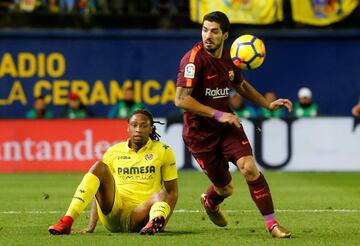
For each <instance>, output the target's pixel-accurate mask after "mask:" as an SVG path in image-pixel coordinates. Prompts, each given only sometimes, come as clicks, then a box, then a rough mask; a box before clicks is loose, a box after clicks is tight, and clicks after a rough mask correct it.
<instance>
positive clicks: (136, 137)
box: [128, 114, 153, 147]
mask: <svg viewBox="0 0 360 246" xmlns="http://www.w3.org/2000/svg"><path fill="white" fill-rule="evenodd" d="M152 130H153V127H152V126H151V122H150V119H149V118H148V117H146V116H145V115H143V114H135V115H133V116H132V117H131V118H130V120H129V125H128V133H129V138H130V142H131V144H132V145H133V144H135V145H136V146H140V147H141V146H144V145H145V144H146V143H147V141H148V140H149V136H150V134H151V132H152Z"/></svg>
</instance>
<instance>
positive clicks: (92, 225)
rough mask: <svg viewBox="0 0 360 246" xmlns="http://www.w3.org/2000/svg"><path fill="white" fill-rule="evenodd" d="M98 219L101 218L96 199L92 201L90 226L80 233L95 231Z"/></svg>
mask: <svg viewBox="0 0 360 246" xmlns="http://www.w3.org/2000/svg"><path fill="white" fill-rule="evenodd" d="M98 219H99V215H98V213H97V208H96V201H95V199H94V200H93V201H92V203H91V210H90V218H89V225H88V227H86V228H84V229H82V230H80V231H78V233H93V232H94V231H95V228H96V224H97V221H98Z"/></svg>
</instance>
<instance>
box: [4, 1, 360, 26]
mask: <svg viewBox="0 0 360 246" xmlns="http://www.w3.org/2000/svg"><path fill="white" fill-rule="evenodd" d="M208 2H211V1H199V0H183V1H182V0H131V1H129V0H1V1H0V25H1V26H0V27H32V28H34V27H35V28H47V27H51V28H64V27H67V28H138V29H144V28H145V29H146V28H162V29H164V28H165V29H171V28H182V29H189V28H194V27H197V26H198V25H197V23H195V22H193V21H191V19H192V18H191V15H192V14H193V13H192V12H195V11H197V10H196V9H195V8H196V6H198V7H199V6H200V5H204V4H205V5H206V4H208ZM216 2H224V3H225V4H227V5H229V6H230V5H233V6H234V5H238V6H239V7H238V8H239V9H241V8H243V6H245V7H246V5H249V6H250V5H254V3H255V4H262V5H264V3H263V2H266V1H250V0H224V1H214V2H213V3H211V4H214V3H215V4H216ZM269 2H274V4H276V5H277V6H276V7H273V8H279V9H281V11H282V12H283V14H282V15H283V16H282V18H280V19H277V20H276V21H274V22H272V23H270V24H269V23H268V24H269V25H268V27H275V28H303V27H304V26H306V27H313V26H317V25H306V24H305V25H304V23H303V22H301V21H300V22H299V21H296V20H294V14H295V12H294V10H296V11H298V10H300V11H302V10H301V9H303V10H304V11H311V10H309V9H306V6H305V5H306V4H304V3H305V2H310V4H311V5H312V6H313V7H314V8H317V10H318V12H319V13H320V14H322V13H324V14H325V15H327V14H328V13H330V14H331V12H332V11H339V9H340V11H343V10H342V8H345V10H346V8H347V7H348V6H349V8H351V11H348V12H350V13H348V12H347V11H345V12H344V13H340V14H341V15H344V16H342V17H341V18H340V19H341V21H333V22H332V23H331V28H353V27H358V26H359V23H360V10H359V7H358V6H357V5H358V0H345V1H338V0H310V1H303V0H275V1H274V0H271V1H269ZM208 5H210V4H208ZM339 6H340V7H339ZM200 7H201V6H200ZM250 7H251V8H253V6H250ZM314 8H313V9H314ZM337 14H339V13H337ZM344 17H346V18H344ZM295 19H296V17H295ZM236 24H238V25H244V24H245V25H246V27H252V28H262V26H259V25H258V24H261V23H256V24H255V25H251V24H249V23H248V22H246V21H245V22H244V21H243V23H241V21H239V22H237V23H236ZM320 25H321V26H325V25H323V24H320Z"/></svg>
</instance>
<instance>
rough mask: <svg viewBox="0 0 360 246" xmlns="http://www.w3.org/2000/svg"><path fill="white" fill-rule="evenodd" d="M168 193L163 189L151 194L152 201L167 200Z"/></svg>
mask: <svg viewBox="0 0 360 246" xmlns="http://www.w3.org/2000/svg"><path fill="white" fill-rule="evenodd" d="M167 197H168V194H167V192H166V191H165V190H161V191H159V192H157V193H155V194H154V195H153V196H152V200H153V202H163V201H167Z"/></svg>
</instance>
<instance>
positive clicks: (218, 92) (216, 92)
mask: <svg viewBox="0 0 360 246" xmlns="http://www.w3.org/2000/svg"><path fill="white" fill-rule="evenodd" d="M229 91H230V88H228V87H225V88H215V89H210V88H206V89H205V96H208V97H212V98H213V99H216V98H222V97H228V96H229Z"/></svg>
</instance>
